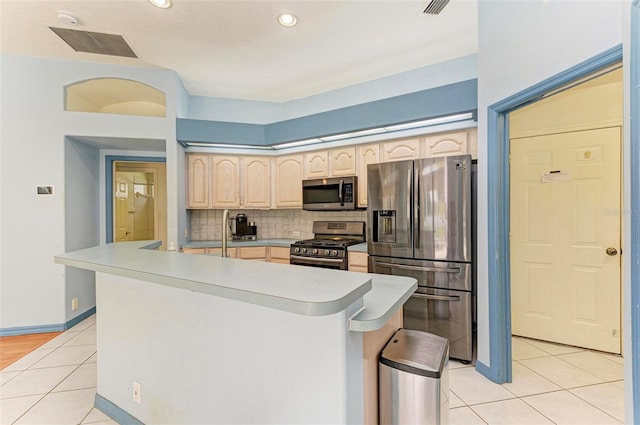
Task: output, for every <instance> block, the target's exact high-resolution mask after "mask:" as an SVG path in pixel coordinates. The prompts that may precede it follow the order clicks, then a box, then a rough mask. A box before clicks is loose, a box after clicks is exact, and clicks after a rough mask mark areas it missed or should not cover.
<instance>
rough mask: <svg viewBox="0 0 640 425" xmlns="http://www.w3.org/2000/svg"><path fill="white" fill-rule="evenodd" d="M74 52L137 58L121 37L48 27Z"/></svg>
mask: <svg viewBox="0 0 640 425" xmlns="http://www.w3.org/2000/svg"><path fill="white" fill-rule="evenodd" d="M49 28H50V29H51V31H53V32H55V33H56V34H57V35H58V37H60V38H61V39H62V40H63V41H64V42H65V43H67V44H68V45H69V46H71V48H72V49H73V50H75V51H76V52H87V53H96V54H98V55H110V56H123V57H126V58H137V57H138V56H136V54H135V53H134V52H133V50H132V49H131V47H129V45H128V44H127V42H126V41H125V40H124V38H122V36H121V35H116V34H104V33H101V32H91V31H78V30H70V29H66V28H54V27H49Z"/></svg>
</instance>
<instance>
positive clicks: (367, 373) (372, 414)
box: [362, 307, 404, 425]
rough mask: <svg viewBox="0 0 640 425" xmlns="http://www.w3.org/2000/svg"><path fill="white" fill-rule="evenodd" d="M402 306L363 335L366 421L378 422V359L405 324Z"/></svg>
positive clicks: (369, 424) (368, 422)
mask: <svg viewBox="0 0 640 425" xmlns="http://www.w3.org/2000/svg"><path fill="white" fill-rule="evenodd" d="M403 323H404V322H403V321H402V307H400V309H399V310H398V311H397V312H396V314H395V315H393V316H392V317H391V319H389V321H388V322H387V323H386V324H385V325H384V326H383V327H382V328H380V329H378V330H377V331H372V332H365V333H364V334H363V336H362V357H363V362H362V363H363V368H364V423H365V424H366V425H375V424H378V360H379V358H380V353H381V352H382V349H383V348H384V347H385V345H387V342H389V340H390V339H391V337H392V336H393V334H395V333H396V331H397V330H398V329H400V328H401V327H402V326H403Z"/></svg>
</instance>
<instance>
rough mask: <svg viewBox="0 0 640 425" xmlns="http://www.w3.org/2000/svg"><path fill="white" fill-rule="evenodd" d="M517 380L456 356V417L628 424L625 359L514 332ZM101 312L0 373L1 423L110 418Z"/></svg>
mask: <svg viewBox="0 0 640 425" xmlns="http://www.w3.org/2000/svg"><path fill="white" fill-rule="evenodd" d="M512 347H513V382H512V383H509V384H503V385H497V384H494V383H493V382H491V381H489V380H488V379H486V378H485V377H483V376H482V375H480V373H478V372H477V371H476V370H475V368H474V367H473V366H470V365H463V364H461V363H459V362H456V361H451V362H450V371H449V373H450V395H451V398H450V400H449V402H450V407H451V410H450V421H451V424H452V425H457V424H461V425H462V424H464V425H471V424H581V425H582V424H620V423H624V394H623V393H624V383H623V364H624V362H623V359H622V358H621V357H620V356H614V355H608V354H603V353H599V352H593V351H589V350H583V349H580V348H575V347H567V346H563V345H556V344H550V343H546V342H541V341H535V340H529V339H525V338H518V337H514V338H512ZM95 392H96V329H95V315H94V316H91V317H89V318H88V319H86V320H84V321H83V322H82V323H79V324H78V325H76V326H74V327H73V328H71V329H69V330H68V331H66V332H64V333H62V334H60V335H59V336H57V337H56V338H54V339H52V340H51V341H49V342H48V343H46V344H45V345H43V346H42V347H40V348H38V349H37V350H35V351H33V352H31V353H30V354H28V355H27V356H25V357H23V358H22V359H20V360H18V361H17V362H15V363H13V364H11V365H9V366H7V367H6V368H5V369H3V370H1V371H0V424H3V425H4V424H111V425H114V424H116V422H114V421H113V420H110V419H109V418H108V417H107V416H106V415H104V414H103V413H101V412H100V411H98V410H97V409H95V408H94V407H93V399H94V396H95Z"/></svg>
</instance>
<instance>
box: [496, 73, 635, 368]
mask: <svg viewBox="0 0 640 425" xmlns="http://www.w3.org/2000/svg"><path fill="white" fill-rule="evenodd" d="M612 68H613V69H612V70H608V71H607V72H604V73H603V72H600V73H598V75H597V76H586V77H585V78H583V79H581V80H585V82H582V83H579V84H575V85H574V84H572V85H571V88H568V89H566V90H562V91H559V92H557V93H554V94H553V95H551V96H545V97H544V98H543V99H541V100H539V101H537V102H535V103H531V104H529V105H527V106H524V107H522V108H519V109H517V110H515V111H512V112H510V113H509V115H508V120H509V158H510V159H509V163H510V172H509V180H510V183H509V187H510V194H509V196H510V201H509V202H510V218H509V222H510V242H509V249H510V285H511V290H510V293H511V330H512V335H513V336H519V337H525V338H533V339H535V340H542V341H547V342H553V343H559V344H564V345H570V346H576V347H581V348H586V349H591V350H597V351H603V352H608V353H613V354H621V353H622V298H621V294H622V279H621V276H622V270H621V267H622V262H621V256H620V255H619V254H620V252H621V251H622V235H621V230H622V223H621V214H620V211H621V208H622V156H621V148H622V119H623V88H622V85H623V78H622V68H621V65H620V64H618V65H614V67H612ZM512 349H513V348H512ZM513 357H514V360H518V357H519V353H517V352H516V353H514V354H513Z"/></svg>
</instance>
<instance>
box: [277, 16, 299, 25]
mask: <svg viewBox="0 0 640 425" xmlns="http://www.w3.org/2000/svg"><path fill="white" fill-rule="evenodd" d="M278 22H280V25H282V26H285V27H292V26H294V25H295V24H297V23H298V18H296V16H295V15H292V14H291V13H282V14H280V16H278Z"/></svg>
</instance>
